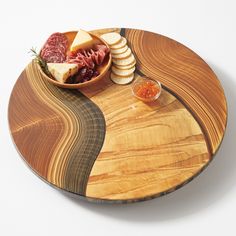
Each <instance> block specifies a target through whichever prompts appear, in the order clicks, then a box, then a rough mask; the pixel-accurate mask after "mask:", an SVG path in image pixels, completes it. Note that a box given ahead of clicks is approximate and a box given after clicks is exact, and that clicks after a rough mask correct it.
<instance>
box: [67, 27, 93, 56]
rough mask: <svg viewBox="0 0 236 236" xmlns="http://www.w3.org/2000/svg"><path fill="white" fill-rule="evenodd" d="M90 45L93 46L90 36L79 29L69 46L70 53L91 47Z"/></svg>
mask: <svg viewBox="0 0 236 236" xmlns="http://www.w3.org/2000/svg"><path fill="white" fill-rule="evenodd" d="M92 44H93V38H92V36H91V35H90V34H89V33H88V32H86V31H84V30H82V29H80V30H79V31H78V33H77V34H76V36H75V38H74V41H73V42H72V44H71V46H70V51H72V52H74V51H77V50H78V49H84V48H88V47H91V46H92Z"/></svg>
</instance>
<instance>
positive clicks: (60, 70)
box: [47, 63, 78, 83]
mask: <svg viewBox="0 0 236 236" xmlns="http://www.w3.org/2000/svg"><path fill="white" fill-rule="evenodd" d="M47 66H48V70H49V72H50V73H51V74H52V76H53V77H54V78H55V79H56V80H58V81H59V82H61V83H65V82H66V80H67V79H68V78H69V77H70V76H72V75H74V74H76V73H77V72H78V65H77V64H69V63H47Z"/></svg>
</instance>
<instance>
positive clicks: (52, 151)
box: [9, 28, 227, 202]
mask: <svg viewBox="0 0 236 236" xmlns="http://www.w3.org/2000/svg"><path fill="white" fill-rule="evenodd" d="M112 31H117V32H120V33H121V34H122V35H123V36H124V37H126V38H127V40H128V44H129V46H130V48H131V50H132V52H133V53H134V56H135V58H136V60H137V67H136V68H137V70H136V74H135V77H136V78H137V77H139V76H148V77H150V78H153V79H157V80H159V81H160V82H161V83H162V85H163V90H162V94H161V96H160V98H159V99H158V100H157V101H156V102H153V103H151V104H146V103H143V102H141V101H139V100H137V99H136V98H135V97H133V96H132V93H131V85H126V86H119V85H116V84H114V83H112V82H111V81H110V79H109V76H107V77H106V78H104V79H103V80H102V81H101V82H99V83H98V84H95V85H94V86H91V87H87V88H83V89H81V90H80V91H78V90H67V89H61V88H58V87H55V86H54V85H52V84H50V83H48V82H47V81H45V80H44V79H43V78H42V76H41V75H40V73H39V71H38V69H37V66H36V64H35V62H31V63H30V64H29V65H28V66H27V67H26V68H25V70H24V71H23V72H22V74H21V75H20V77H19V79H18V80H17V82H16V84H15V86H14V89H13V91H12V94H11V98H10V102H9V126H10V131H11V134H12V138H13V141H14V143H15V144H16V147H17V149H18V151H19V153H20V154H21V156H22V158H23V159H24V161H25V162H26V163H27V164H28V165H29V167H30V168H31V169H32V170H33V171H34V172H35V173H36V174H37V175H38V176H39V177H41V178H42V179H44V180H45V181H46V182H48V183H50V184H51V185H53V186H55V187H57V188H60V189H63V190H65V191H68V192H71V193H74V194H77V195H79V196H83V197H85V198H87V199H89V200H95V201H99V202H100V201H108V202H109V201H110V202H135V201H139V200H146V199H150V198H153V197H157V196H161V195H163V194H166V193H168V192H171V191H173V190H175V189H177V188H179V187H181V186H183V185H184V184H186V183H188V182H189V181H190V180H192V179H193V178H194V177H195V176H196V175H197V174H199V173H200V172H201V171H202V170H203V169H204V168H205V167H206V166H207V165H208V163H209V162H210V161H211V160H212V158H213V156H214V154H215V153H216V151H217V149H218V148H219V145H220V143H221V141H222V138H223V135H224V132H225V128H226V121H227V107H226V99H225V96H224V92H223V89H222V87H221V85H220V82H219V81H218V79H217V78H216V75H215V74H214V72H213V71H212V70H211V68H210V67H209V66H208V65H207V64H206V63H205V62H204V61H203V60H202V59H201V58H200V57H199V56H198V55H196V54H195V53H194V52H193V51H191V50H190V49H188V48H187V47H185V46H183V45H182V44H180V43H178V42H176V41H174V40H172V39H169V38H167V37H165V36H162V35H159V34H154V33H151V32H147V31H142V30H134V29H119V28H111V29H104V30H95V31H92V32H93V33H95V34H97V35H98V36H99V35H100V34H102V33H105V32H112Z"/></svg>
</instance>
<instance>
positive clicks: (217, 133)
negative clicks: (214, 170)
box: [127, 30, 227, 153]
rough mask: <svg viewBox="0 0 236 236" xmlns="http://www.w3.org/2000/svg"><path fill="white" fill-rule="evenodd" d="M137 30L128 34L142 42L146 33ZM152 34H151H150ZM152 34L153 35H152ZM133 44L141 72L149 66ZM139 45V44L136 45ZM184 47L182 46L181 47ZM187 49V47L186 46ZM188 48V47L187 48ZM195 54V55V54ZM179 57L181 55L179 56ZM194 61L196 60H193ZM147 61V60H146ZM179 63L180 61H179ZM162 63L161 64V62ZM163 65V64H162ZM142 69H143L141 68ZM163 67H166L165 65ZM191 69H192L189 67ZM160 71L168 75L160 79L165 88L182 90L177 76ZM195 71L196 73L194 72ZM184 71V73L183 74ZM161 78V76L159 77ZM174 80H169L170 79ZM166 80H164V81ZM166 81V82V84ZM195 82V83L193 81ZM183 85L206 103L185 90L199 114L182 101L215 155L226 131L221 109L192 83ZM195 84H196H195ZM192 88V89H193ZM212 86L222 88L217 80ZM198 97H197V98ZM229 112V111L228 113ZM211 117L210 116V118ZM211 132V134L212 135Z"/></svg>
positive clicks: (182, 98)
mask: <svg viewBox="0 0 236 236" xmlns="http://www.w3.org/2000/svg"><path fill="white" fill-rule="evenodd" d="M135 32H136V31H135V30H129V31H128V34H129V37H130V38H131V39H133V38H135V39H137V38H138V37H140V38H141V39H139V40H142V37H143V35H144V33H145V32H141V33H140V32H137V33H140V35H138V36H137V35H136V34H135ZM149 33H150V32H149ZM150 34H151V33H150ZM161 37H164V36H161ZM127 38H128V36H127ZM172 41H173V42H175V43H176V44H177V45H181V44H179V43H177V42H176V41H174V40H172ZM133 44H135V42H134V43H133ZM133 44H132V45H131V48H132V50H133V52H134V53H135V55H136V60H137V62H138V63H137V64H138V65H137V66H138V67H139V70H140V71H141V70H142V67H143V68H146V67H147V65H143V64H142V63H141V61H140V58H138V57H137V54H136V51H135V49H134V46H133ZM136 44H137V43H136ZM181 46H182V45H181ZM184 47H185V46H184ZM185 48H186V47H185ZM186 49H187V48H186ZM140 53H141V51H140ZM150 53H151V52H150ZM194 54H195V53H194ZM178 56H179V55H178ZM169 58H171V56H169V57H165V59H166V60H170V59H169ZM196 58H197V60H199V61H200V63H202V62H203V60H202V59H201V58H200V57H199V56H196ZM193 59H194V58H193ZM145 60H146V59H145ZM171 62H172V61H170V63H171ZM178 62H179V61H178ZM153 63H154V62H153ZM160 63H161V62H160ZM181 63H182V62H181V60H180V63H179V64H181ZM162 65H163V64H162ZM182 65H183V66H186V63H185V64H184V63H182ZM199 66H200V64H199ZM140 67H141V68H140ZM162 67H166V65H163V66H162ZM192 67H193V66H191V73H192V72H193V73H195V72H197V73H198V75H199V73H200V75H201V73H203V74H204V72H203V71H201V68H199V70H196V69H195V68H192ZM189 68H190V67H189ZM206 68H207V70H208V67H206ZM172 69H175V70H176V68H172ZM158 70H159V71H161V73H163V74H166V75H167V78H160V80H161V82H162V83H164V84H165V85H166V86H165V87H167V84H172V85H173V87H174V86H176V87H177V88H178V89H179V90H181V87H180V86H178V84H177V83H176V82H175V80H176V81H178V78H177V77H176V76H175V75H173V73H171V74H168V73H167V71H166V70H163V69H162V68H158ZM194 70H195V72H194ZM145 71H148V68H146V69H145ZM181 71H182V72H181ZM183 71H184V72H185V74H186V73H187V72H186V71H185V70H184V69H181V67H180V68H179V67H178V70H177V72H178V73H183ZM142 72H143V70H142ZM150 72H151V73H149V74H148V76H149V77H152V78H154V77H156V76H158V75H157V74H153V73H154V72H152V71H150ZM210 72H211V73H212V75H214V73H213V72H212V70H211V71H210ZM159 77H160V76H159ZM170 77H171V78H174V80H171V81H170V80H168V78H170ZM163 79H164V80H163ZM165 80H166V82H164V81H165ZM192 82H193V81H192ZM178 83H180V82H178ZM181 83H182V85H184V86H185V87H188V88H190V89H191V91H195V92H194V93H195V97H196V98H200V100H199V101H202V102H203V101H204V103H203V104H205V105H204V106H202V104H200V103H199V101H197V100H195V97H194V96H192V94H190V93H189V92H188V89H185V90H183V94H184V93H185V94H186V97H188V98H189V99H190V98H191V99H190V100H192V101H194V102H193V104H195V105H194V107H195V109H197V108H198V112H196V111H195V110H194V109H193V108H192V106H191V105H188V103H187V100H186V99H185V98H184V97H181V101H182V103H184V104H185V106H186V107H188V109H189V110H192V112H191V113H192V114H193V113H194V114H195V116H194V117H195V118H196V117H197V120H198V122H200V123H199V124H200V126H201V128H202V129H204V134H205V136H206V137H207V141H208V142H209V143H208V147H209V148H210V151H211V153H214V152H215V151H216V149H217V147H218V145H219V143H220V142H221V141H222V135H221V132H224V129H225V125H226V124H225V122H224V119H222V117H220V114H218V113H217V112H216V110H217V109H220V107H218V108H217V109H215V108H213V107H212V106H211V105H212V104H210V103H209V101H207V100H206V97H205V96H203V95H201V94H198V93H199V92H198V91H197V90H196V89H195V87H194V86H195V85H191V84H190V83H188V82H186V81H184V80H181ZM193 83H194V82H193ZM191 86H192V87H191ZM212 86H218V87H219V88H221V86H220V84H219V81H218V80H217V84H216V85H215V84H213V85H212ZM168 90H169V91H170V90H171V89H170V88H169V86H168ZM172 94H176V93H175V92H174V91H173V90H172ZM196 95H197V96H196ZM175 96H176V95H175ZM177 97H178V98H180V95H177ZM206 104H208V105H206ZM223 108H224V103H223V107H222V109H223ZM206 109H210V110H209V112H206V111H207V110H206ZM222 109H221V110H220V111H221V113H222V112H223V114H225V113H224V112H225V111H224V110H222ZM226 112H227V111H226ZM209 115H210V116H209ZM203 118H204V119H205V122H207V123H209V124H211V125H210V128H209V127H207V126H206V124H205V123H204V120H203ZM213 121H215V122H216V123H213ZM216 126H217V128H218V129H216ZM221 129H223V131H222V130H221ZM210 132H211V133H210Z"/></svg>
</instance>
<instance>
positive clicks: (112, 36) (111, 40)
mask: <svg viewBox="0 0 236 236" xmlns="http://www.w3.org/2000/svg"><path fill="white" fill-rule="evenodd" d="M101 38H102V39H103V40H105V41H106V42H107V44H108V45H109V46H111V45H114V44H117V43H118V42H119V41H120V40H121V35H120V34H118V33H116V32H111V33H106V34H102V35H101Z"/></svg>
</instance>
